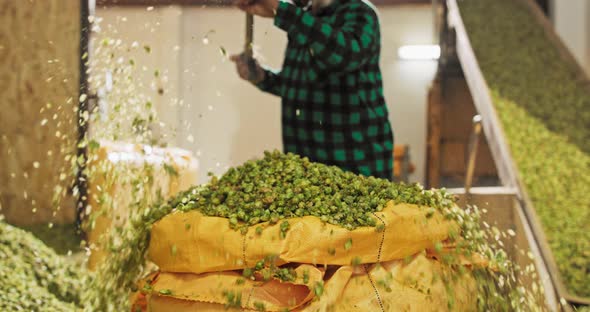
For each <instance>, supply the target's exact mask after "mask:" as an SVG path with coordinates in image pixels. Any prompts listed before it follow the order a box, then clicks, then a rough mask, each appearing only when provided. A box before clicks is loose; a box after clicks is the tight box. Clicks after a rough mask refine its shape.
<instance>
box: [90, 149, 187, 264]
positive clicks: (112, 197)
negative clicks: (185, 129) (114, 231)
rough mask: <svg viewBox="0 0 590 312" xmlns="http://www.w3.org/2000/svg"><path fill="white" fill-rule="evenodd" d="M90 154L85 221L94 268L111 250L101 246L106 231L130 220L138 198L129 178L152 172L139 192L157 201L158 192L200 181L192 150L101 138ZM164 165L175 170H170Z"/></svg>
mask: <svg viewBox="0 0 590 312" xmlns="http://www.w3.org/2000/svg"><path fill="white" fill-rule="evenodd" d="M91 156H92V157H93V158H92V159H93V161H92V162H91V163H90V166H89V167H90V172H91V174H90V176H89V178H90V180H89V193H90V197H89V198H88V204H89V205H90V207H91V208H92V211H90V216H88V218H87V220H86V222H87V223H88V225H89V230H88V232H87V235H88V242H89V244H90V250H91V255H90V257H89V259H88V268H89V269H90V270H94V269H96V267H97V266H98V265H99V263H100V262H102V261H103V259H104V258H105V257H108V252H106V251H105V250H104V248H102V247H103V246H102V239H103V237H104V235H105V234H107V233H109V231H110V229H111V228H112V227H113V226H116V225H121V224H122V223H124V221H125V220H127V218H128V216H129V213H130V211H129V209H130V208H129V207H130V205H131V203H132V202H133V201H134V200H137V198H134V197H133V196H132V194H133V193H134V191H133V187H134V186H133V183H131V182H130V181H131V180H133V179H137V180H140V179H144V178H147V177H148V175H151V178H152V180H153V183H151V184H150V185H149V186H148V185H145V188H144V189H143V191H142V193H139V194H136V196H138V197H139V196H141V198H142V199H143V200H145V201H146V203H151V202H153V201H155V200H156V199H157V196H158V194H160V195H162V196H164V197H165V198H169V197H171V196H174V195H176V194H177V193H178V192H180V191H182V190H184V189H187V188H189V187H190V186H192V185H195V184H196V183H197V167H198V162H197V160H196V159H195V158H194V157H193V156H192V154H191V153H190V152H188V151H185V150H181V149H176V148H158V147H151V146H147V145H139V144H129V143H123V142H111V141H101V142H100V147H99V148H98V149H96V150H94V151H92V155H91ZM165 165H166V166H169V168H173V169H174V172H175V173H174V174H170V172H167V170H166V168H165V167H164V166H165ZM147 167H149V168H150V170H149V174H148V170H146V169H145V168H147ZM169 170H170V169H169ZM122 176H124V177H122ZM107 194H108V196H104V195H107ZM105 197H108V198H109V199H108V204H107V206H106V207H104V206H103V205H101V204H100V201H101V200H104V198H105Z"/></svg>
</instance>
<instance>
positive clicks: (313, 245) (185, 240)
mask: <svg viewBox="0 0 590 312" xmlns="http://www.w3.org/2000/svg"><path fill="white" fill-rule="evenodd" d="M428 210H429V209H427V208H426V207H420V206H416V205H408V204H397V205H394V204H393V203H391V202H390V203H389V204H388V205H387V206H386V207H385V209H383V211H381V212H376V213H374V217H375V220H376V222H377V224H378V225H379V224H382V225H383V226H382V227H360V228H357V229H355V230H352V231H349V230H347V229H345V228H343V227H340V226H336V225H332V224H327V223H325V222H322V221H321V220H320V219H319V218H317V217H313V216H308V217H301V218H291V219H286V221H288V222H289V230H288V231H287V232H286V235H285V236H284V237H282V238H281V235H280V222H279V223H277V224H274V225H271V224H269V223H262V224H260V225H256V226H251V227H249V228H248V232H247V234H246V235H243V234H242V233H240V231H237V230H234V229H231V228H230V224H229V221H228V219H226V218H219V217H209V216H205V215H203V214H201V213H200V212H198V211H190V212H184V213H172V214H170V215H168V216H166V217H164V218H163V219H162V220H160V221H158V222H156V223H155V224H154V225H153V227H152V230H151V238H150V245H149V250H148V256H149V258H150V260H151V261H153V262H154V263H155V264H157V265H158V267H159V268H160V270H161V271H162V272H184V273H197V274H198V273H204V272H219V271H229V270H237V269H243V268H247V267H253V266H254V265H255V264H256V262H258V261H260V260H262V259H264V258H265V257H267V256H269V255H275V256H276V264H277V265H281V264H284V263H308V264H314V265H315V264H318V265H340V266H342V265H350V264H351V263H352V262H353V261H354V263H357V264H359V263H379V262H385V261H391V260H396V259H403V258H405V257H407V256H411V255H414V254H416V253H418V252H421V251H423V250H425V249H429V248H430V249H432V248H433V246H434V245H435V244H436V243H437V242H440V241H444V240H446V239H447V238H448V237H449V234H450V233H451V232H453V231H454V232H455V233H458V231H459V229H458V226H457V225H456V224H455V223H453V222H451V221H449V220H446V219H445V218H444V217H443V216H442V214H441V213H439V212H438V211H436V212H434V214H433V213H432V211H430V212H429V211H428ZM258 226H260V227H262V228H263V230H262V232H261V233H260V234H257V233H256V228H257V227H258Z"/></svg>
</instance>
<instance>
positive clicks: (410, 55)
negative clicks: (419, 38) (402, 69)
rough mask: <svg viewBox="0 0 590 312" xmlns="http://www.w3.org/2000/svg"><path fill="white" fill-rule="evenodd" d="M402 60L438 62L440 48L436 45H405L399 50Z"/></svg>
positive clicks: (398, 53)
mask: <svg viewBox="0 0 590 312" xmlns="http://www.w3.org/2000/svg"><path fill="white" fill-rule="evenodd" d="M397 55H398V56H399V58H400V59H402V60H438V58H439V57H440V47H439V46H438V45H435V44H424V45H405V46H401V47H400V48H399V49H398V50H397Z"/></svg>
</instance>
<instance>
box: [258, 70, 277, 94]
mask: <svg viewBox="0 0 590 312" xmlns="http://www.w3.org/2000/svg"><path fill="white" fill-rule="evenodd" d="M281 85H282V80H281V72H280V71H275V70H272V69H270V68H264V79H263V80H262V81H261V82H259V83H257V84H256V86H257V87H258V89H260V90H262V91H264V92H268V93H270V94H274V95H277V96H281V93H280V92H281V91H280V87H281Z"/></svg>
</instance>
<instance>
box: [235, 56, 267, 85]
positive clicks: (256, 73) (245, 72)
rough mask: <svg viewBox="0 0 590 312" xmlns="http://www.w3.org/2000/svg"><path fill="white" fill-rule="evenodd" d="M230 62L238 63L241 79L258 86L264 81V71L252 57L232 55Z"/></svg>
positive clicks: (237, 67)
mask: <svg viewBox="0 0 590 312" xmlns="http://www.w3.org/2000/svg"><path fill="white" fill-rule="evenodd" d="M230 60H231V61H232V62H234V63H236V69H237V70H238V74H239V75H240V78H242V79H244V80H246V81H250V82H251V83H254V84H257V83H260V82H262V81H263V80H264V69H263V68H262V66H260V64H258V62H257V61H256V60H255V59H254V58H252V57H251V56H248V55H246V54H245V53H242V54H237V55H232V56H231V57H230Z"/></svg>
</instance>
